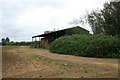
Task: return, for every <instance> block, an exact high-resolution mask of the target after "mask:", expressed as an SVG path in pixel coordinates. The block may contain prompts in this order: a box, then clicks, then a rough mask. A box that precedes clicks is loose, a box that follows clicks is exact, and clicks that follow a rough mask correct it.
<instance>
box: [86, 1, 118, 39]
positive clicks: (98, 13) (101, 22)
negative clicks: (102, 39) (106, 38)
mask: <svg viewBox="0 0 120 80" xmlns="http://www.w3.org/2000/svg"><path fill="white" fill-rule="evenodd" d="M87 20H88V23H89V24H90V25H91V28H92V30H93V33H94V34H99V33H103V34H107V35H116V36H119V37H120V1H119V2H110V3H105V4H104V8H103V9H101V10H94V11H92V12H91V13H90V14H88V15H87Z"/></svg>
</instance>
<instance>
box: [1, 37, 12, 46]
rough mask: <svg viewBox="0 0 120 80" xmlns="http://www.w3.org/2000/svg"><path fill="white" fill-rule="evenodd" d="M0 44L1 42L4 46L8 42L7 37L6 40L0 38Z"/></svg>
mask: <svg viewBox="0 0 120 80" xmlns="http://www.w3.org/2000/svg"><path fill="white" fill-rule="evenodd" d="M1 42H2V45H6V44H7V43H9V42H10V39H9V38H8V37H7V38H2V39H1Z"/></svg>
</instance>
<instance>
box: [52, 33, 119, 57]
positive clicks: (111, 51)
mask: <svg viewBox="0 0 120 80" xmlns="http://www.w3.org/2000/svg"><path fill="white" fill-rule="evenodd" d="M50 51H51V52H54V53H59V54H69V55H76V56H84V57H101V58H104V57H107V58H120V40H119V38H117V37H113V36H108V35H103V34H97V35H77V34H76V35H71V36H64V37H60V38H58V39H56V40H55V41H53V42H52V43H51V46H50Z"/></svg>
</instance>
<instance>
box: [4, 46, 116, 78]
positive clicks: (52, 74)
mask: <svg viewBox="0 0 120 80" xmlns="http://www.w3.org/2000/svg"><path fill="white" fill-rule="evenodd" d="M2 62H3V65H2V68H3V69H2V72H3V77H4V78H6V77H12V78H13V77H17V78H18V77H22V78H117V77H118V59H100V58H87V57H77V56H71V55H60V54H54V53H51V52H49V51H48V50H45V49H33V48H28V47H19V46H18V47H14V46H6V47H3V52H2Z"/></svg>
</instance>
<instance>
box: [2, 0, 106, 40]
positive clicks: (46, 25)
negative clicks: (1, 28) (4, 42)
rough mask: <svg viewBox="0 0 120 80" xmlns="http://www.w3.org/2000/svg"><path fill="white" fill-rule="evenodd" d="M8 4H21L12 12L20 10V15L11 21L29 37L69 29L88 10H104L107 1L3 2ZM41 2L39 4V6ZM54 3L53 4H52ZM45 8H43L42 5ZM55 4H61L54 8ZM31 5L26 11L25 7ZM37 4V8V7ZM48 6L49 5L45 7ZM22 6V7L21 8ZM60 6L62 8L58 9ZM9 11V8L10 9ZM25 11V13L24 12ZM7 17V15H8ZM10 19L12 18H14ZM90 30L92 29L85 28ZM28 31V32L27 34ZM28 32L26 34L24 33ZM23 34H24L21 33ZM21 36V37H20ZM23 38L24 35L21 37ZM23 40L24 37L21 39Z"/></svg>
mask: <svg viewBox="0 0 120 80" xmlns="http://www.w3.org/2000/svg"><path fill="white" fill-rule="evenodd" d="M1 1H2V2H7V4H11V3H14V4H16V5H17V3H20V9H18V8H16V7H12V8H10V9H12V10H10V11H13V12H12V13H14V12H15V11H16V10H18V11H19V10H20V11H19V14H18V15H15V16H14V15H13V16H12V17H14V19H10V20H12V21H9V20H8V21H6V24H7V22H11V23H12V24H14V26H13V27H14V29H16V30H17V29H18V30H20V31H23V34H26V36H27V35H28V36H29V37H31V36H33V35H37V34H41V33H43V32H44V31H46V30H53V29H54V28H56V29H58V28H59V29H63V28H68V27H70V25H69V24H68V23H69V22H70V21H71V20H73V19H74V18H79V17H80V16H81V15H84V14H85V11H86V10H89V11H90V10H92V9H96V8H97V7H99V8H102V6H103V3H104V2H106V1H107V0H1ZM38 2H39V4H38ZM51 2H53V3H51ZM42 3H44V4H43V6H41V4H42ZM54 3H60V4H61V6H60V4H58V5H54V6H52V5H53V4H54ZM26 4H27V5H28V4H30V5H29V6H28V7H29V8H25V9H24V7H25V6H24V5H26ZM35 4H37V6H36V5H35ZM45 4H47V5H45ZM21 6H22V7H21ZM57 6H60V7H57ZM8 9H9V7H8ZM23 10H24V11H23ZM18 11H16V12H18ZM6 16H7V15H6ZM12 17H10V18H12ZM85 28H86V29H87V30H90V31H91V29H90V27H85ZM26 31H27V32H26ZM24 32H26V33H24ZM21 34H22V32H21ZM19 36H20V35H19ZM21 36H23V35H21ZM21 38H22V37H21Z"/></svg>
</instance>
